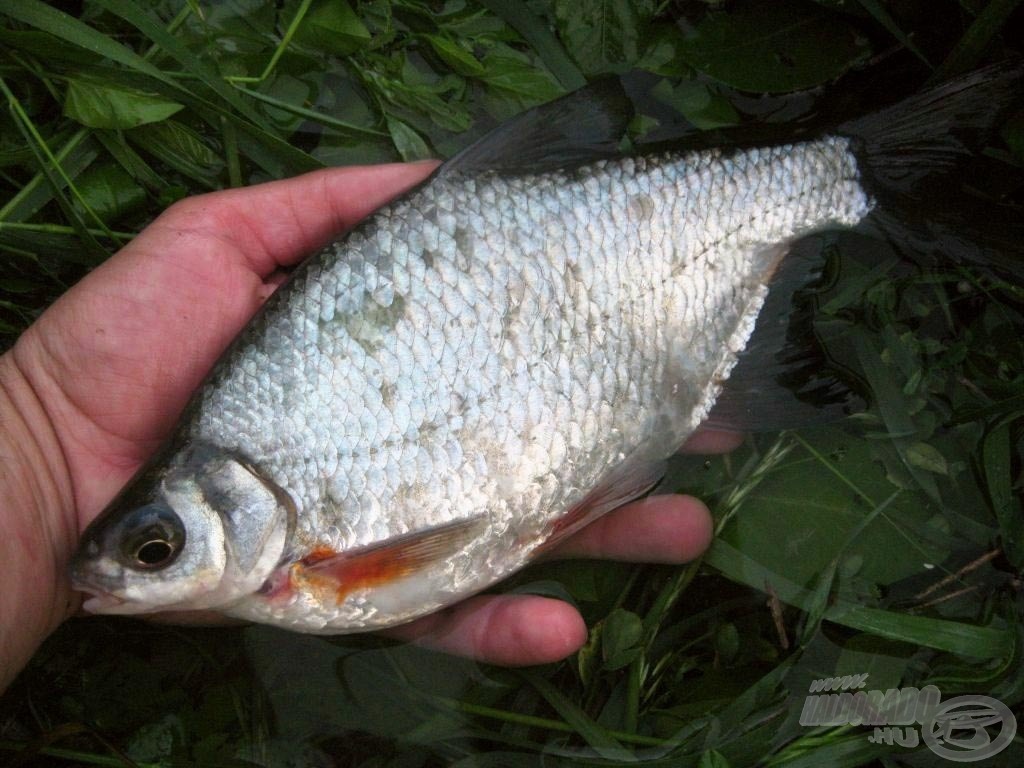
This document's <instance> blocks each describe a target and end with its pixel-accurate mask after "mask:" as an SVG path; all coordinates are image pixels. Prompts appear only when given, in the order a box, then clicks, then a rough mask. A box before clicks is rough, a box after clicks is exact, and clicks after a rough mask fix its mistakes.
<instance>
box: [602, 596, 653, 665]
mask: <svg viewBox="0 0 1024 768" xmlns="http://www.w3.org/2000/svg"><path fill="white" fill-rule="evenodd" d="M643 632H644V627H643V622H642V621H641V620H640V617H639V616H637V615H636V614H635V613H632V612H631V611H626V610H623V609H622V608H616V609H615V610H614V611H612V612H611V613H610V614H608V618H606V619H605V620H604V622H603V625H602V631H601V655H602V658H603V659H604V667H605V669H609V670H614V669H621V668H622V667H624V666H626V665H627V664H629V663H630V662H632V661H633V659H635V658H636V657H637V655H638V654H639V653H640V650H641V649H640V648H638V647H637V644H638V643H639V642H640V638H641V637H643Z"/></svg>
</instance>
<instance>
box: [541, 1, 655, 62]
mask: <svg viewBox="0 0 1024 768" xmlns="http://www.w3.org/2000/svg"><path fill="white" fill-rule="evenodd" d="M554 7H555V24H556V26H557V28H558V32H559V34H560V35H561V37H562V40H563V41H564V42H565V46H566V48H567V49H568V50H569V53H570V54H571V55H572V57H573V58H574V59H575V60H576V63H577V64H579V66H580V69H582V70H583V72H584V73H586V74H588V75H596V74H601V73H605V72H625V71H627V70H629V69H630V68H631V67H632V66H633V65H634V64H635V63H636V61H637V59H638V58H639V56H638V52H639V51H638V48H639V42H640V25H641V23H642V22H643V21H644V20H642V19H641V16H640V13H639V11H638V9H637V7H636V6H635V5H634V4H633V3H631V2H629V0H555V4H554Z"/></svg>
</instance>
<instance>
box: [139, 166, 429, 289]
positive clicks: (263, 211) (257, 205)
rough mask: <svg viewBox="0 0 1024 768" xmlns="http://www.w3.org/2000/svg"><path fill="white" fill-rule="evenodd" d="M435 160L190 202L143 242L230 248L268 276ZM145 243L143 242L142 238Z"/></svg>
mask: <svg viewBox="0 0 1024 768" xmlns="http://www.w3.org/2000/svg"><path fill="white" fill-rule="evenodd" d="M436 167H437V162H436V161H432V160H431V161H426V162H421V163H392V164H389V165H377V166H352V167H347V168H328V169H325V170H322V171H314V172H312V173H307V174H303V175H302V176H296V177H294V178H291V179H283V180H281V181H271V182H267V183H265V184H258V185H255V186H252V187H245V188H242V189H229V190H222V191H220V192H211V193H210V194H206V195H198V196H196V197H190V198H186V199H185V200H182V201H180V202H179V203H177V204H175V205H174V206H172V207H171V208H170V209H168V210H167V211H166V212H165V213H164V214H163V215H162V216H160V217H159V218H158V219H157V220H156V221H154V222H153V225H152V226H151V227H149V228H148V229H147V230H146V231H145V232H144V233H143V234H142V235H140V236H139V238H138V239H137V241H136V242H138V240H142V243H140V245H143V246H145V248H146V249H147V250H153V249H162V248H164V247H175V248H177V249H179V250H180V249H181V240H180V238H181V233H182V231H183V230H184V231H187V232H188V233H190V234H191V235H193V236H195V235H198V236H200V237H204V238H209V237H213V238H216V239H218V240H221V241H224V242H226V243H227V244H229V245H231V246H232V247H233V248H234V249H235V251H236V252H237V253H239V254H241V255H242V256H243V257H244V258H245V259H246V260H247V264H248V266H249V268H250V269H251V270H252V271H254V272H255V273H257V274H258V275H260V276H261V277H266V276H267V275H270V274H271V273H273V272H274V271H275V270H277V269H278V268H280V267H282V266H291V265H292V264H295V263H296V262H297V261H299V260H300V259H301V258H303V257H304V256H307V255H308V254H309V253H310V252H312V251H315V250H316V249H318V248H320V247H321V246H323V245H324V244H326V243H327V242H328V241H329V240H330V239H332V238H334V237H337V236H338V234H339V233H340V232H344V231H346V230H348V229H351V228H352V227H353V226H354V225H355V224H356V223H357V222H358V221H360V220H361V219H363V218H364V217H366V216H367V215H369V214H370V213H372V212H373V211H375V210H376V209H377V208H379V207H380V206H382V205H383V204H384V203H386V202H388V201H389V200H391V199H393V198H394V197H396V196H398V195H399V194H401V193H402V192H405V191H407V190H408V189H410V188H411V187H413V186H415V185H416V184H418V183H420V182H421V181H423V180H424V179H425V178H426V177H427V176H428V175H429V174H430V173H431V172H432V171H433V170H434V169H435V168H436ZM143 238H145V239H143Z"/></svg>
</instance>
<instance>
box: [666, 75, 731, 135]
mask: <svg viewBox="0 0 1024 768" xmlns="http://www.w3.org/2000/svg"><path fill="white" fill-rule="evenodd" d="M651 95H652V96H654V97H655V98H656V99H658V101H661V102H663V103H665V104H668V105H669V106H670V107H672V108H673V109H675V110H677V111H678V112H679V113H680V114H681V115H683V117H685V118H686V119H687V120H689V121H690V122H691V123H693V124H694V125H695V126H696V127H697V128H701V129H703V130H710V129H712V128H720V127H722V126H725V125H736V124H737V123H738V122H739V121H740V116H739V114H738V113H737V112H736V109H735V108H734V107H733V105H732V104H730V103H729V101H728V100H727V99H726V98H725V97H723V96H722V95H720V94H717V93H712V92H711V90H710V89H709V88H708V87H707V85H705V84H704V83H698V82H695V81H693V80H684V81H683V82H681V83H679V85H677V86H675V87H674V88H673V87H672V84H671V83H670V82H669V81H668V80H662V81H660V82H659V83H658V84H657V85H655V86H654V87H653V88H651Z"/></svg>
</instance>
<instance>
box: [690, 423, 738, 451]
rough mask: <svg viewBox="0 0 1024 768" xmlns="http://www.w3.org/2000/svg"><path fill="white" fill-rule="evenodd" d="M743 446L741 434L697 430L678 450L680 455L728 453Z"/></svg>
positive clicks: (714, 430) (715, 430)
mask: <svg viewBox="0 0 1024 768" xmlns="http://www.w3.org/2000/svg"><path fill="white" fill-rule="evenodd" d="M742 444H743V433H742V432H724V431H722V430H717V429H698V430H697V431H696V432H695V433H694V434H692V435H690V439H689V440H687V441H686V442H685V443H683V447H682V448H680V449H679V451H680V452H681V453H729V451H734V450H736V449H737V448H739V447H740V446H741V445H742Z"/></svg>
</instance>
